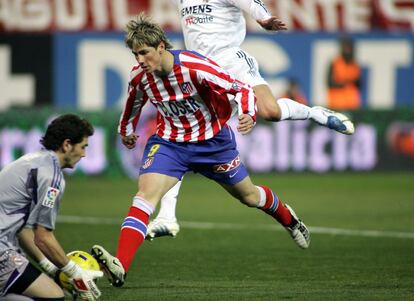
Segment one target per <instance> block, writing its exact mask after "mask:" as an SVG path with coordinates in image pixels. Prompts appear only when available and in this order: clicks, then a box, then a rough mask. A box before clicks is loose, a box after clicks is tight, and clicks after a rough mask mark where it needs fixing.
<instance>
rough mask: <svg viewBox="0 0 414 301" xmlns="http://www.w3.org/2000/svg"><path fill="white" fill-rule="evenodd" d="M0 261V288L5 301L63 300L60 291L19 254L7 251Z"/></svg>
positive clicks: (50, 280)
mask: <svg viewBox="0 0 414 301" xmlns="http://www.w3.org/2000/svg"><path fill="white" fill-rule="evenodd" d="M1 259H4V261H2V262H1V263H0V265H1V268H2V272H4V273H2V275H1V277H0V287H1V286H4V292H5V293H6V297H4V299H5V300H7V299H9V300H27V298H30V299H28V300H50V301H52V300H56V301H58V300H59V301H63V300H64V294H63V291H62V289H61V288H60V287H59V286H58V285H57V284H56V283H55V282H54V281H53V280H52V279H51V278H49V277H48V276H47V275H46V274H43V273H42V272H40V271H39V270H38V269H37V268H36V267H35V266H33V265H32V264H31V263H29V262H28V260H27V259H26V258H25V257H24V256H22V255H21V254H19V253H17V252H15V251H12V250H9V251H7V252H5V253H3V254H2V255H1ZM17 296H19V297H17ZM25 297H26V299H24V298H25ZM0 299H2V300H3V298H0Z"/></svg>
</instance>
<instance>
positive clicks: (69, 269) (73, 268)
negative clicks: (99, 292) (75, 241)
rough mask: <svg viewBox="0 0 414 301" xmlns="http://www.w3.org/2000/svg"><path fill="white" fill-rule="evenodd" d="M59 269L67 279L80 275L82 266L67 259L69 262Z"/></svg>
mask: <svg viewBox="0 0 414 301" xmlns="http://www.w3.org/2000/svg"><path fill="white" fill-rule="evenodd" d="M60 270H61V271H62V272H63V273H65V275H66V276H68V278H69V279H72V278H75V277H80V275H82V268H81V267H80V266H79V265H77V264H76V263H75V262H74V261H72V260H69V262H68V263H67V264H66V265H65V266H64V267H63V268H61V269H60Z"/></svg>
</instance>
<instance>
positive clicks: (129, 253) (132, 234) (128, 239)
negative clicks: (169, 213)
mask: <svg viewBox="0 0 414 301" xmlns="http://www.w3.org/2000/svg"><path fill="white" fill-rule="evenodd" d="M153 212H154V206H153V205H152V204H151V203H149V202H147V201H146V200H144V199H143V198H140V197H138V196H136V197H135V198H134V202H133V204H132V206H131V208H130V209H129V212H128V215H127V216H126V218H125V219H124V222H123V223H122V226H121V234H120V236H119V240H118V249H117V251H116V257H117V258H118V259H119V261H121V263H122V266H123V267H124V269H125V272H127V271H128V269H129V266H130V265H131V262H132V260H133V259H134V256H135V253H136V252H137V250H138V248H139V247H140V246H141V245H142V243H143V242H144V240H145V235H146V234H147V225H148V220H149V216H150V215H151V214H152V213H153Z"/></svg>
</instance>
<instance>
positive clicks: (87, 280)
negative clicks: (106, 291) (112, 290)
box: [61, 261, 103, 301]
mask: <svg viewBox="0 0 414 301" xmlns="http://www.w3.org/2000/svg"><path fill="white" fill-rule="evenodd" d="M61 270H62V272H63V273H65V274H66V276H68V278H69V281H70V282H71V283H72V286H73V289H74V290H75V292H76V295H77V296H78V298H79V299H80V300H87V301H95V300H98V299H99V297H100V296H101V291H100V290H99V288H98V287H97V285H96V283H95V279H98V278H100V277H102V276H103V273H102V271H90V270H83V269H82V268H81V267H80V266H79V265H77V264H76V263H74V262H73V261H69V263H68V264H67V265H66V266H64V267H63V268H62V269H61Z"/></svg>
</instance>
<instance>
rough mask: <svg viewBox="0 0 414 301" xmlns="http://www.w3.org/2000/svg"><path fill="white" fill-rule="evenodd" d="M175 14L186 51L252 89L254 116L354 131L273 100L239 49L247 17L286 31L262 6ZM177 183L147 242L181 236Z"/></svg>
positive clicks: (180, 2)
mask: <svg viewBox="0 0 414 301" xmlns="http://www.w3.org/2000/svg"><path fill="white" fill-rule="evenodd" d="M172 1H173V2H174V3H175V5H176V6H177V8H178V11H179V14H180V18H181V27H182V30H183V33H184V40H185V45H186V48H187V49H189V50H194V51H197V52H199V53H201V54H203V55H205V56H208V57H210V58H212V59H213V60H214V61H215V62H217V63H218V64H219V65H220V66H221V67H223V68H224V69H225V70H226V71H228V72H229V73H230V74H232V75H234V76H235V77H236V78H237V79H239V80H240V81H242V82H245V83H248V84H249V85H250V86H252V87H253V90H254V93H255V95H256V97H257V109H258V112H257V114H258V115H259V116H260V117H262V118H264V119H265V120H268V121H273V122H277V121H281V120H305V119H312V120H314V121H315V122H317V123H318V124H320V125H323V126H326V127H328V128H330V129H333V130H335V131H338V132H340V133H343V134H347V135H351V134H353V132H354V126H353V124H352V122H351V121H349V120H348V118H347V117H346V116H345V115H343V114H340V113H336V112H333V111H331V110H328V109H325V108H323V107H312V108H311V107H308V106H306V105H303V104H300V103H298V102H296V101H294V100H292V99H289V98H280V99H276V98H275V97H274V96H273V94H272V92H271V90H270V88H269V86H268V84H267V82H266V81H265V80H264V79H263V78H262V76H261V75H260V73H259V67H258V63H257V61H256V59H255V58H254V57H252V56H251V55H250V54H248V53H247V52H245V51H244V50H242V49H241V48H240V45H241V44H242V42H243V41H244V38H245V36H246V20H245V19H244V16H243V12H246V13H248V14H249V15H250V16H251V17H252V18H253V19H254V20H256V21H257V22H258V24H259V25H260V26H261V27H262V28H264V29H265V30H269V31H279V30H286V26H285V24H284V23H283V22H281V21H280V20H279V19H278V18H276V17H275V16H272V15H271V14H270V12H269V11H268V9H267V8H266V6H265V5H264V3H263V2H262V1H261V0H172ZM180 186H181V181H180V182H178V183H177V185H176V186H175V187H173V188H172V189H171V190H170V191H169V192H168V193H167V194H166V195H165V196H164V198H163V199H162V201H161V207H160V211H159V213H158V215H157V217H156V218H155V219H154V220H153V221H152V222H151V223H150V224H149V226H148V230H147V238H148V239H153V238H155V237H159V236H164V235H171V236H176V235H177V233H178V231H179V230H180V228H179V225H178V223H177V219H176V216H175V207H176V203H177V196H178V191H179V189H180Z"/></svg>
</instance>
